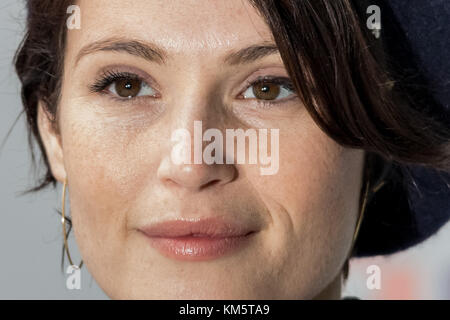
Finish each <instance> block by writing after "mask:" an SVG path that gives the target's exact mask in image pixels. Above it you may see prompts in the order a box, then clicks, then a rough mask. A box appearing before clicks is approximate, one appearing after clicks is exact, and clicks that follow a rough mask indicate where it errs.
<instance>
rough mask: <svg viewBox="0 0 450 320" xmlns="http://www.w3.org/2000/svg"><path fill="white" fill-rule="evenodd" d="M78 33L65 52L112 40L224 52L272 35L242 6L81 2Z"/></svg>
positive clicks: (205, 0) (202, 0)
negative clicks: (138, 41) (104, 40)
mask: <svg viewBox="0 0 450 320" xmlns="http://www.w3.org/2000/svg"><path fill="white" fill-rule="evenodd" d="M78 5H79V6H80V9H81V29H80V30H76V32H69V35H68V37H69V41H68V44H69V46H72V45H73V46H76V47H82V46H84V45H86V44H87V43H89V42H92V41H99V40H101V39H103V38H109V37H111V36H112V35H113V36H120V37H126V38H130V39H137V40H141V41H144V42H150V43H155V44H156V45H158V46H159V47H161V48H163V49H165V50H167V51H168V52H171V53H179V52H182V53H192V54H196V53H199V54H201V53H205V52H209V53H210V51H211V50H214V51H217V53H218V54H220V51H222V50H223V51H228V50H230V49H236V48H240V47H243V46H246V45H252V44H254V43H257V42H263V41H264V42H272V41H273V35H272V33H271V31H270V29H269V27H268V26H267V24H266V23H265V22H264V20H263V18H262V17H261V16H260V15H259V14H258V11H257V10H256V9H255V8H254V7H253V6H252V5H251V4H250V2H249V1H246V0H227V1H211V0H185V1H178V0H126V1H123V0H96V1H90V0H81V1H78Z"/></svg>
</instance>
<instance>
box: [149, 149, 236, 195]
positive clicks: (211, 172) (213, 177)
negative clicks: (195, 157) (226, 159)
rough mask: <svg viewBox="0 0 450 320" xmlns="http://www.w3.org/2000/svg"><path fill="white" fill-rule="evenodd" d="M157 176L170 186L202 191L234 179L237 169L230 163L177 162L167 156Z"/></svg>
mask: <svg viewBox="0 0 450 320" xmlns="http://www.w3.org/2000/svg"><path fill="white" fill-rule="evenodd" d="M157 176H158V179H159V180H160V181H161V182H162V183H163V185H165V186H166V187H168V188H177V189H185V190H187V191H200V190H203V189H205V188H212V187H213V186H219V185H224V184H227V183H229V182H231V181H233V180H234V179H235V178H236V176H237V170H236V167H235V166H234V165H230V164H215V163H214V164H206V163H201V164H194V163H192V164H185V163H182V164H176V163H174V162H173V161H172V159H171V158H170V157H165V158H164V159H163V160H162V161H161V163H160V166H159V168H158V173H157Z"/></svg>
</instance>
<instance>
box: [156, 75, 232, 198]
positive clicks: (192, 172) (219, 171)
mask: <svg viewBox="0 0 450 320" xmlns="http://www.w3.org/2000/svg"><path fill="white" fill-rule="evenodd" d="M186 82H187V83H186V85H184V86H180V88H179V89H177V92H178V95H177V99H174V100H173V101H172V103H171V105H170V107H169V108H170V112H169V115H168V116H169V119H168V121H169V122H170V128H171V130H172V132H171V136H172V138H173V137H176V136H177V135H178V132H181V133H182V134H181V135H182V136H183V137H182V138H181V139H175V140H174V141H172V139H171V141H170V143H171V148H169V149H168V152H167V154H165V155H163V156H162V157H161V163H160V166H159V168H158V173H157V175H158V179H159V180H160V181H161V183H163V184H164V185H165V186H166V187H170V188H178V189H180V188H182V189H186V190H190V191H193V190H196V191H199V190H201V189H204V188H205V187H208V186H213V185H217V184H219V185H220V184H225V183H228V182H230V181H232V180H233V179H234V178H235V176H236V174H237V171H236V167H235V166H234V165H230V164H228V165H227V164H225V160H224V161H223V164H219V163H212V164H207V163H205V161H204V159H203V150H204V147H205V146H206V145H207V144H208V143H210V142H209V141H203V134H204V132H205V131H206V130H207V129H215V128H217V129H219V130H220V128H222V126H223V123H224V116H225V113H224V112H223V108H221V105H220V104H221V98H220V95H219V94H215V92H214V88H213V87H214V86H215V85H214V84H213V83H212V81H208V79H206V78H201V75H200V73H198V74H197V76H192V75H190V77H189V80H188V81H186ZM175 131H177V133H176V132H175ZM221 131H222V132H223V130H221ZM179 137H180V135H178V138H179ZM179 147H181V148H182V149H183V150H184V151H183V152H186V154H188V155H189V156H188V157H187V158H186V157H185V158H183V159H184V160H187V159H189V161H183V163H177V162H176V161H174V158H173V154H174V152H175V149H176V148H179ZM196 150H197V151H196ZM199 150H200V152H198V151H199ZM195 153H197V155H196V154H195ZM199 154H200V157H199ZM199 158H200V159H199Z"/></svg>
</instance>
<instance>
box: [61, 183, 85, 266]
mask: <svg viewBox="0 0 450 320" xmlns="http://www.w3.org/2000/svg"><path fill="white" fill-rule="evenodd" d="M66 187H67V178H65V179H64V184H63V190H62V205H61V216H62V218H61V222H62V227H63V238H64V249H65V252H66V254H67V258H68V259H69V263H70V265H71V266H74V263H73V261H72V258H71V257H70V252H69V245H68V244H67V232H66V212H65V211H66V210H65V204H66ZM82 266H83V260H81V262H80V264H79V265H78V269H81V267H82Z"/></svg>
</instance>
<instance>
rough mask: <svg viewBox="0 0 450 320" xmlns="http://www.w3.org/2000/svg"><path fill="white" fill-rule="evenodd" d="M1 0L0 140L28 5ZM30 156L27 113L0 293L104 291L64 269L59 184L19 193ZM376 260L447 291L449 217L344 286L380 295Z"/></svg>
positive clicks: (30, 176)
mask: <svg viewBox="0 0 450 320" xmlns="http://www.w3.org/2000/svg"><path fill="white" fill-rule="evenodd" d="M1 3H2V4H1V5H0V39H1V46H0V83H1V85H0V103H1V111H0V141H3V139H4V138H5V136H6V135H7V133H8V131H9V129H10V128H11V126H12V125H13V123H14V121H15V119H16V117H17V116H18V115H19V112H20V110H21V102H20V94H19V82H18V80H17V77H16V75H15V73H14V69H13V66H12V59H13V56H14V52H15V50H16V48H17V45H18V44H19V42H20V40H21V37H22V34H23V30H24V21H25V20H24V17H25V12H24V10H23V2H22V1H17V0H2V2H1ZM30 160H31V158H30V153H29V150H28V142H27V136H26V128H25V117H24V116H22V117H21V118H20V119H19V121H18V122H17V124H16V126H15V127H14V130H13V131H12V132H11V135H10V136H9V138H8V139H7V140H6V143H5V145H4V146H3V148H2V149H1V150H0V162H1V165H0V299H107V296H106V295H105V294H104V293H103V292H102V291H101V289H100V288H99V287H98V286H97V284H96V283H95V281H94V280H93V279H92V277H91V276H90V275H89V273H88V272H87V270H86V268H85V267H83V268H82V274H81V280H82V285H81V286H82V287H81V290H68V289H66V285H65V283H66V278H67V275H66V274H65V273H63V272H62V270H61V264H60V262H61V253H62V251H61V249H62V229H61V223H60V217H59V215H58V213H57V212H56V209H59V208H60V195H61V186H60V185H59V186H58V188H57V189H56V190H53V189H51V188H49V189H47V190H44V191H41V192H39V193H36V194H34V195H27V196H19V195H18V193H20V192H21V191H23V190H25V189H27V188H29V187H30V186H33V185H34V183H35V182H36V180H35V179H36V175H35V174H34V173H33V171H32V170H31V161H30ZM70 248H71V253H72V255H73V256H74V259H75V261H79V255H78V252H77V251H76V250H77V248H76V244H75V243H74V241H73V240H72V241H71V242H70ZM424 261H426V263H424ZM373 263H376V264H379V265H380V266H381V268H382V271H383V273H384V274H386V275H389V274H390V272H391V270H392V269H393V268H396V267H397V268H400V269H401V268H409V269H408V270H413V272H415V275H416V277H417V278H419V279H420V280H421V283H425V284H426V285H427V288H426V290H424V289H423V286H422V287H421V288H422V289H420V290H418V291H421V292H420V293H416V295H415V296H414V295H413V297H416V298H425V299H450V273H449V270H450V225H447V226H446V227H445V228H443V229H442V230H441V231H440V232H439V233H438V234H437V235H436V236H434V237H433V238H432V239H430V240H429V241H427V242H425V243H424V244H422V245H420V246H417V247H416V248H414V249H412V250H408V251H407V252H404V253H401V254H398V255H394V256H391V257H375V258H371V259H362V260H358V261H355V262H352V264H351V269H350V278H349V281H348V286H347V287H346V288H345V290H344V294H347V295H357V296H359V297H361V298H363V299H364V298H368V299H370V298H379V297H380V294H379V295H378V296H377V295H374V293H373V292H372V291H369V290H368V289H367V288H366V287H365V278H366V277H367V276H366V274H365V269H366V267H367V266H368V265H370V264H373ZM416 267H417V268H416ZM401 270H404V269H401ZM383 285H384V286H385V285H386V283H383ZM387 285H388V287H389V284H387ZM382 290H383V288H382ZM382 290H381V292H382ZM381 296H382V295H381ZM403 297H405V296H403ZM400 298H402V296H400Z"/></svg>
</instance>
